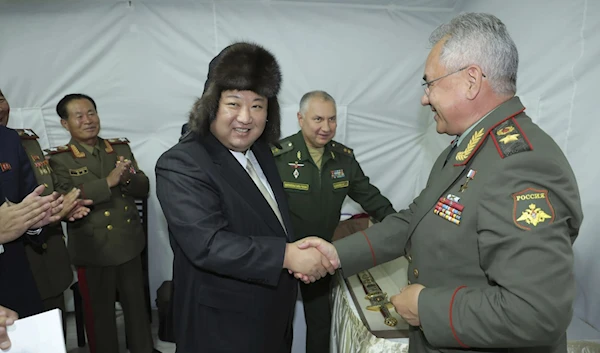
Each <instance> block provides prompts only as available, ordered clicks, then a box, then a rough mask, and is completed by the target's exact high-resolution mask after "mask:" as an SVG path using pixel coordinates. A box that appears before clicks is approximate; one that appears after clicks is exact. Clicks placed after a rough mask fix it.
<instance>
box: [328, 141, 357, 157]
mask: <svg viewBox="0 0 600 353" xmlns="http://www.w3.org/2000/svg"><path fill="white" fill-rule="evenodd" d="M330 146H331V149H332V150H333V151H336V152H339V153H341V154H345V155H347V156H350V157H352V156H354V152H353V150H352V148H350V147H347V146H344V145H342V144H341V143H339V142H337V141H331V145H330Z"/></svg>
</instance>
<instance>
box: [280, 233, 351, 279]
mask: <svg viewBox="0 0 600 353" xmlns="http://www.w3.org/2000/svg"><path fill="white" fill-rule="evenodd" d="M340 265H341V264H340V258H339V256H338V253H337V250H336V249H335V247H334V246H333V244H331V243H330V242H328V241H326V240H323V239H321V238H319V237H306V238H303V239H300V240H298V241H296V242H294V243H288V244H287V245H286V247H285V257H284V259H283V268H285V269H287V270H288V272H289V273H290V274H293V275H294V277H296V278H297V279H299V280H301V281H302V282H304V283H306V284H308V283H312V282H315V281H316V280H318V279H321V278H323V277H325V276H327V273H329V274H331V275H333V274H334V273H335V270H337V269H338V268H340Z"/></svg>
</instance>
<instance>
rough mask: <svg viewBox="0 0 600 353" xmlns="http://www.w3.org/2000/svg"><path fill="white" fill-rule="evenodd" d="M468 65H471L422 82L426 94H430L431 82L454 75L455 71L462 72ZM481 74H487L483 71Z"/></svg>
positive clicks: (483, 75)
mask: <svg viewBox="0 0 600 353" xmlns="http://www.w3.org/2000/svg"><path fill="white" fill-rule="evenodd" d="M468 67H469V66H465V67H463V68H461V69H458V70H456V71H453V72H451V73H449V74H445V75H444V76H440V77H438V78H434V79H433V80H431V81H425V82H424V83H422V84H421V86H423V89H424V90H425V94H426V95H427V96H429V90H430V89H431V84H432V83H434V82H435V81H438V80H441V79H443V78H444V77H448V76H450V75H454V74H455V73H458V72H461V71H462V70H464V69H466V68H468ZM481 76H482V77H483V78H486V76H485V74H484V73H483V72H482V73H481Z"/></svg>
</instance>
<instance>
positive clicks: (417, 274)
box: [413, 268, 419, 278]
mask: <svg viewBox="0 0 600 353" xmlns="http://www.w3.org/2000/svg"><path fill="white" fill-rule="evenodd" d="M413 275H415V278H419V270H418V269H416V268H415V269H414V270H413Z"/></svg>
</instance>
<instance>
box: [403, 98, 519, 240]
mask: <svg viewBox="0 0 600 353" xmlns="http://www.w3.org/2000/svg"><path fill="white" fill-rule="evenodd" d="M524 109H525V108H524V107H523V105H522V104H521V101H520V100H519V98H517V97H514V98H512V99H510V100H508V101H507V102H505V103H503V104H501V105H500V106H499V107H498V108H496V109H495V110H494V111H492V112H491V113H490V114H489V115H488V116H487V117H486V118H485V119H483V120H482V121H481V122H480V123H479V124H478V125H477V126H475V128H474V129H473V130H471V131H470V132H469V134H468V135H467V136H465V138H464V139H463V140H462V141H461V143H460V145H458V146H457V148H456V150H455V151H454V152H453V153H452V155H451V156H450V158H449V159H448V163H447V164H446V166H444V167H442V165H443V163H444V160H445V159H446V156H447V153H448V151H449V148H446V149H445V150H444V151H443V152H442V153H441V154H440V156H439V157H438V159H437V161H436V163H435V164H434V166H433V169H432V170H441V171H440V172H439V174H438V175H437V176H436V175H434V176H432V181H431V183H430V185H429V186H428V187H427V188H426V189H425V190H423V194H422V195H421V199H420V200H419V202H420V203H421V205H419V207H418V208H417V212H416V213H415V214H414V216H413V219H412V222H411V225H410V229H409V232H408V234H409V237H410V236H411V235H412V233H413V231H414V230H415V228H416V227H417V225H418V224H419V223H420V222H421V220H422V219H423V217H425V215H426V214H427V213H428V212H432V209H433V208H434V207H435V205H436V203H437V201H438V200H439V198H440V197H442V196H446V191H447V190H448V189H449V188H450V187H451V186H452V185H454V183H455V182H456V180H457V179H458V178H459V177H461V176H462V175H463V174H464V173H465V171H466V170H467V167H468V166H469V165H470V164H471V161H472V160H473V159H474V158H475V155H476V154H477V152H478V151H479V150H480V149H481V147H482V146H483V144H484V143H486V139H487V137H488V136H489V134H490V131H491V130H492V129H493V128H494V127H495V126H497V125H498V124H500V123H501V122H503V121H505V120H507V119H509V118H511V117H513V116H515V115H517V114H519V113H520V112H522V111H523V110H524Z"/></svg>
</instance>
